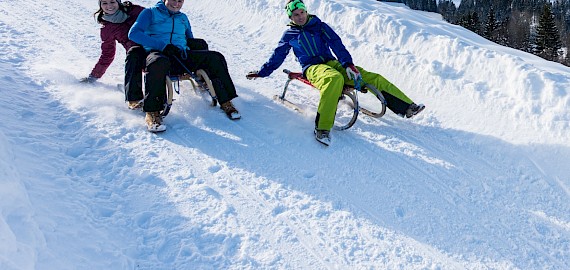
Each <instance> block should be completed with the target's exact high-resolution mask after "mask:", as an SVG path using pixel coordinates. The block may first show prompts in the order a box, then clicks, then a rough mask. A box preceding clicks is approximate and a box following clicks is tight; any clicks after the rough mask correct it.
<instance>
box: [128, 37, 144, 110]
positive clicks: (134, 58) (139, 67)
mask: <svg viewBox="0 0 570 270" xmlns="http://www.w3.org/2000/svg"><path fill="white" fill-rule="evenodd" d="M146 54H147V53H146V51H145V49H144V48H143V47H142V46H133V47H131V48H130V49H129V51H128V52H127V57H126V58H125V99H126V100H127V101H140V100H142V99H143V98H144V95H143V91H142V71H143V68H144V66H145V60H146V59H145V58H146Z"/></svg>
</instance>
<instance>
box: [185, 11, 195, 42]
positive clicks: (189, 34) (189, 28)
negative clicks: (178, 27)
mask: <svg viewBox="0 0 570 270" xmlns="http://www.w3.org/2000/svg"><path fill="white" fill-rule="evenodd" d="M186 17H188V16H186ZM186 21H187V22H188V23H187V24H186V32H185V34H186V39H189V38H194V34H192V26H191V25H190V20H186Z"/></svg>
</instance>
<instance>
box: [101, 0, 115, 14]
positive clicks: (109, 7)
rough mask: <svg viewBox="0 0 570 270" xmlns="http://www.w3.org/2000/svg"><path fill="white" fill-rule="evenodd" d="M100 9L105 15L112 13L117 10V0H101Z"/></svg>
mask: <svg viewBox="0 0 570 270" xmlns="http://www.w3.org/2000/svg"><path fill="white" fill-rule="evenodd" d="M101 9H102V10H103V12H104V13H105V14H107V15H113V14H115V12H117V10H119V2H117V0H101Z"/></svg>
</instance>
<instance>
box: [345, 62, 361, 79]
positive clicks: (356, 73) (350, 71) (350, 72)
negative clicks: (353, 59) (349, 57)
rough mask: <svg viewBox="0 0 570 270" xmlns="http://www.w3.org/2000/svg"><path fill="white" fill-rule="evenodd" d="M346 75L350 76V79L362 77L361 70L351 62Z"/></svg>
mask: <svg viewBox="0 0 570 270" xmlns="http://www.w3.org/2000/svg"><path fill="white" fill-rule="evenodd" d="M346 76H348V78H349V79H350V80H356V79H358V78H360V71H358V69H357V68H356V67H355V66H354V65H353V64H350V65H348V67H347V68H346Z"/></svg>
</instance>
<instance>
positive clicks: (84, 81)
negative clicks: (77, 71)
mask: <svg viewBox="0 0 570 270" xmlns="http://www.w3.org/2000/svg"><path fill="white" fill-rule="evenodd" d="M97 79H99V78H95V77H93V75H91V74H89V76H87V77H85V78H83V79H81V80H79V82H80V83H94V82H95V81H97Z"/></svg>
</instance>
